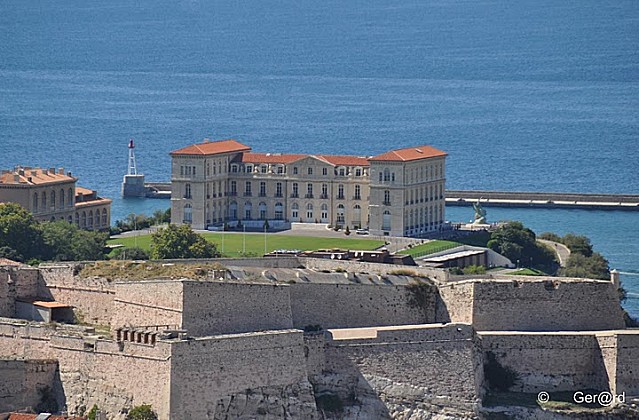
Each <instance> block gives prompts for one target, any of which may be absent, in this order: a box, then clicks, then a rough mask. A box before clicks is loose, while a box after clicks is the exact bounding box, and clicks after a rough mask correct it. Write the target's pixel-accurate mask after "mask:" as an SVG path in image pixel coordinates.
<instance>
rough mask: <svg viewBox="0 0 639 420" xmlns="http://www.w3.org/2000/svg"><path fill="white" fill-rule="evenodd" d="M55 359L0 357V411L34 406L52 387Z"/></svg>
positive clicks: (55, 366)
mask: <svg viewBox="0 0 639 420" xmlns="http://www.w3.org/2000/svg"><path fill="white" fill-rule="evenodd" d="M57 366H58V363H57V362H56V361H55V360H15V359H13V360H7V359H0V413H1V412H6V411H17V410H22V409H25V408H28V407H31V408H34V407H36V406H37V405H38V404H39V403H40V402H41V400H42V395H41V392H44V393H46V392H47V391H46V389H50V390H52V389H53V386H54V384H53V382H54V376H55V371H56V368H57Z"/></svg>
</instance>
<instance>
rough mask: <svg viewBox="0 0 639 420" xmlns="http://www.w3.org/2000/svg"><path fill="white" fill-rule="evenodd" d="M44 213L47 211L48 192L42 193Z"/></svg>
mask: <svg viewBox="0 0 639 420" xmlns="http://www.w3.org/2000/svg"><path fill="white" fill-rule="evenodd" d="M42 211H47V192H46V191H42Z"/></svg>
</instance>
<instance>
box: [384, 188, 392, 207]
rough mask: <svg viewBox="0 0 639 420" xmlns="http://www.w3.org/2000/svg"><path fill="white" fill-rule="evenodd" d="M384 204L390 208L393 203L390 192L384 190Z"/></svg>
mask: <svg viewBox="0 0 639 420" xmlns="http://www.w3.org/2000/svg"><path fill="white" fill-rule="evenodd" d="M384 204H385V205H387V206H390V204H391V202H390V191H389V190H384Z"/></svg>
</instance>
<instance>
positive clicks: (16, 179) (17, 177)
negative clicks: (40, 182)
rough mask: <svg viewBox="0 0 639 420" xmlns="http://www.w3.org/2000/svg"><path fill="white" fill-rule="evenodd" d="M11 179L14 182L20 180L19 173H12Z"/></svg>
mask: <svg viewBox="0 0 639 420" xmlns="http://www.w3.org/2000/svg"><path fill="white" fill-rule="evenodd" d="M13 181H14V182H20V175H18V174H13Z"/></svg>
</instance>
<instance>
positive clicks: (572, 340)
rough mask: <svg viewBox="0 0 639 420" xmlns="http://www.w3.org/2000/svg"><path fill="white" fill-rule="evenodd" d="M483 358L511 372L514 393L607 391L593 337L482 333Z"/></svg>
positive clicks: (579, 334) (561, 334)
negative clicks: (514, 376) (515, 374)
mask: <svg viewBox="0 0 639 420" xmlns="http://www.w3.org/2000/svg"><path fill="white" fill-rule="evenodd" d="M479 335H480V337H481V345H482V349H483V351H484V359H485V360H488V359H489V357H488V353H489V352H490V353H492V354H493V355H494V356H495V360H496V361H497V363H498V364H499V365H501V366H502V367H505V368H509V369H512V370H513V371H514V372H516V373H517V377H518V379H517V380H516V382H515V384H514V385H513V386H512V387H511V388H510V390H511V391H516V392H531V393H536V392H540V391H546V392H557V391H578V390H586V389H597V390H607V389H608V388H609V386H608V379H607V375H606V368H605V366H604V360H603V356H602V353H601V351H600V349H599V345H598V343H597V339H596V337H595V334H583V333H554V334H553V333H525V332H508V333H501V332H496V333H491V332H481V333H479Z"/></svg>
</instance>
